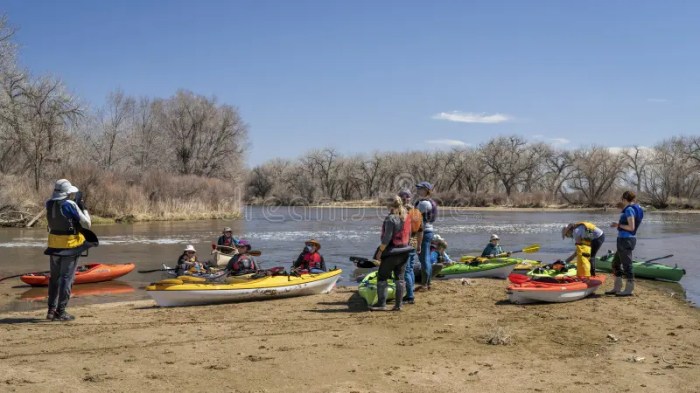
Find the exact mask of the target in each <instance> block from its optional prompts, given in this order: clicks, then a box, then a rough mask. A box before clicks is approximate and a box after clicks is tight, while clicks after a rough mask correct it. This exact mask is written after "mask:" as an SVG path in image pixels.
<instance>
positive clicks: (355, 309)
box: [306, 292, 369, 314]
mask: <svg viewBox="0 0 700 393" xmlns="http://www.w3.org/2000/svg"><path fill="white" fill-rule="evenodd" d="M317 304H318V305H319V306H334V308H324V309H322V310H306V311H308V312H315V313H320V314H333V313H360V312H367V311H369V309H368V308H367V303H366V302H365V300H364V299H363V298H362V297H360V294H359V293H358V292H353V294H352V296H350V298H349V299H348V301H347V302H319V303H317ZM339 306H342V307H340V308H338V307H339Z"/></svg>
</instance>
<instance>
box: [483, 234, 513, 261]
mask: <svg viewBox="0 0 700 393" xmlns="http://www.w3.org/2000/svg"><path fill="white" fill-rule="evenodd" d="M504 255H505V256H510V252H505V251H503V247H501V238H500V237H498V235H496V234H495V233H494V234H493V235H491V240H489V244H487V245H486V248H484V251H483V252H482V253H481V256H482V257H489V258H493V257H499V256H504Z"/></svg>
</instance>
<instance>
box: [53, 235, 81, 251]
mask: <svg viewBox="0 0 700 393" xmlns="http://www.w3.org/2000/svg"><path fill="white" fill-rule="evenodd" d="M83 243H85V236H83V234H82V233H78V234H76V235H53V234H51V233H49V248H77V247H80V246H82V245H83Z"/></svg>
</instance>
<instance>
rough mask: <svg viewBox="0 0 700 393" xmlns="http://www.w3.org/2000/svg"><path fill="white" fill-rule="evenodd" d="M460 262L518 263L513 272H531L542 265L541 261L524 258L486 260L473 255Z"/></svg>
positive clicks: (464, 256)
mask: <svg viewBox="0 0 700 393" xmlns="http://www.w3.org/2000/svg"><path fill="white" fill-rule="evenodd" d="M459 261H460V262H463V263H471V262H479V263H485V262H491V263H498V262H505V261H509V262H512V261H517V262H518V263H517V264H516V265H515V267H514V268H513V270H530V269H534V268H536V267H538V266H540V265H541V262H540V261H534V260H531V259H522V258H512V257H495V258H486V257H475V256H472V255H462V257H461V258H459Z"/></svg>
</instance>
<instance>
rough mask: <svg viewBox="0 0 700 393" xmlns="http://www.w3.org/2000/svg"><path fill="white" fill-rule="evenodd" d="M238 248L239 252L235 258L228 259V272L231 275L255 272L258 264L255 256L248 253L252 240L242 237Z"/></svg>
mask: <svg viewBox="0 0 700 393" xmlns="http://www.w3.org/2000/svg"><path fill="white" fill-rule="evenodd" d="M236 249H237V250H238V254H236V255H234V256H233V258H231V260H230V261H228V264H227V265H226V272H227V273H228V274H229V275H231V276H239V275H242V274H248V273H255V272H256V271H257V270H258V266H257V264H256V263H255V259H253V256H252V255H250V254H248V253H249V252H250V249H251V246H250V242H248V241H247V240H244V239H241V240H239V241H238V245H236Z"/></svg>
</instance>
